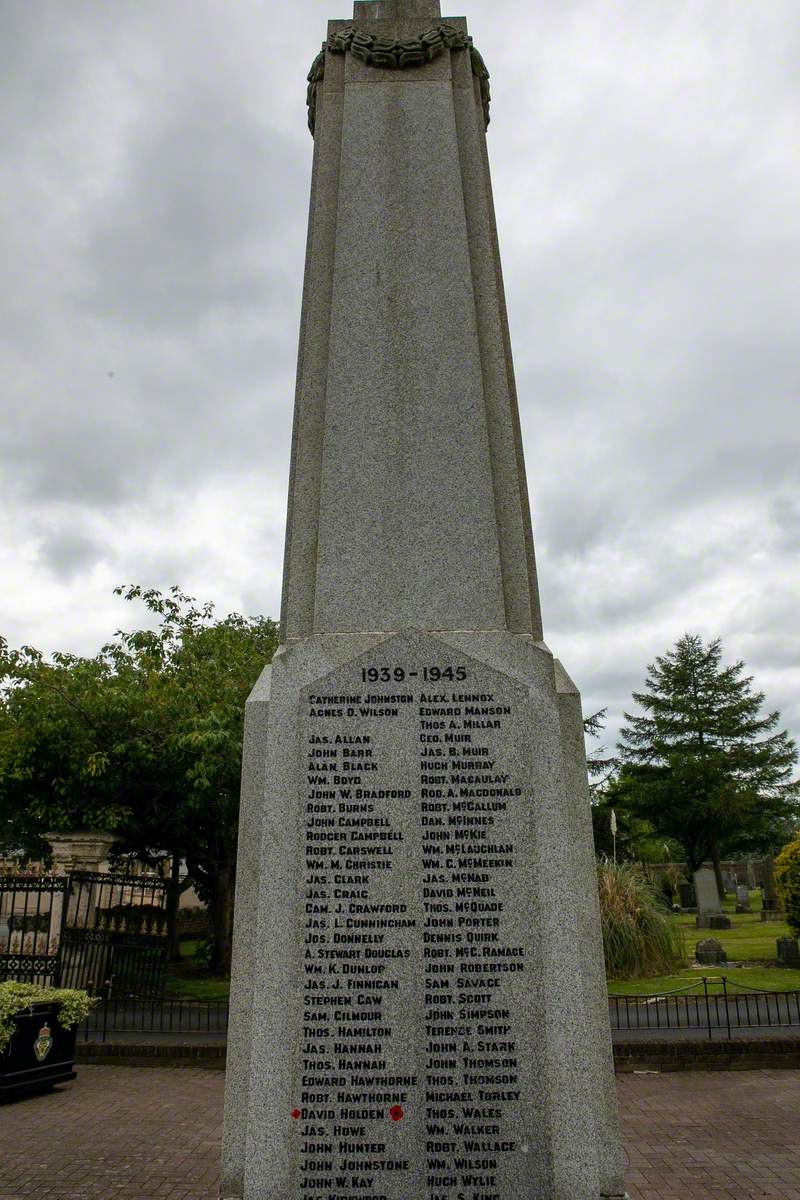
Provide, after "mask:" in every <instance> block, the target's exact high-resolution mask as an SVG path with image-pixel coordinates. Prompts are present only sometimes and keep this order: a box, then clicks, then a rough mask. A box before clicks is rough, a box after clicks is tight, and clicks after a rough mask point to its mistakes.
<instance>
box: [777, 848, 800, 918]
mask: <svg viewBox="0 0 800 1200" xmlns="http://www.w3.org/2000/svg"><path fill="white" fill-rule="evenodd" d="M775 887H776V888H777V892H778V896H779V897H780V901H781V904H782V905H783V911H784V912H785V913H786V921H787V923H788V925H789V928H790V929H791V931H792V933H793V934H794V935H795V937H800V833H798V835H797V836H796V837H795V838H794V840H793V841H791V842H789V844H788V845H787V846H784V847H783V849H782V850H781V852H780V854H779V855H778V856H777V858H776V859H775Z"/></svg>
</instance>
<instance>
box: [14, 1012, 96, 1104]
mask: <svg viewBox="0 0 800 1200" xmlns="http://www.w3.org/2000/svg"><path fill="white" fill-rule="evenodd" d="M14 1021H15V1023H16V1029H15V1030H14V1032H13V1034H12V1035H11V1041H10V1042H9V1043H8V1045H7V1046H6V1048H5V1050H3V1051H2V1052H0V1101H3V1100H15V1099H17V1097H18V1096H25V1095H28V1094H29V1093H31V1092H40V1091H47V1090H48V1089H49V1088H51V1087H53V1086H54V1085H55V1084H57V1083H65V1082H66V1081H67V1080H69V1079H74V1078H75V1071H74V1069H73V1068H74V1063H75V1036H76V1034H77V1031H78V1030H77V1026H76V1025H74V1026H73V1027H72V1029H63V1028H62V1026H61V1025H60V1023H59V1020H58V1005H57V1004H34V1005H33V1010H32V1011H31V1010H29V1009H25V1011H24V1012H21V1013H17V1015H16V1016H15V1017H14Z"/></svg>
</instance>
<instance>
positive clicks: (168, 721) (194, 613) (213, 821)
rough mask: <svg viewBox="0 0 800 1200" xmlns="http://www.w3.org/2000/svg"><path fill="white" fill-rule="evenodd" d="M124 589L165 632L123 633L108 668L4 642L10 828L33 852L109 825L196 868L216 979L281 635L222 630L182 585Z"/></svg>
mask: <svg viewBox="0 0 800 1200" xmlns="http://www.w3.org/2000/svg"><path fill="white" fill-rule="evenodd" d="M117 593H118V594H124V595H125V598H126V599H128V600H142V601H143V602H144V604H145V605H146V607H147V608H148V610H149V611H150V612H151V613H152V614H153V615H154V616H155V617H156V619H157V627H156V628H155V629H140V630H135V631H134V632H132V633H123V632H120V633H118V634H117V638H116V640H115V641H113V642H111V643H109V644H108V645H106V646H104V647H103V649H102V650H101V651H100V653H99V654H98V655H97V656H96V657H95V658H79V657H77V656H74V655H68V654H55V655H53V656H52V659H51V660H50V661H46V660H45V659H44V657H43V656H42V655H41V654H40V653H39V652H38V651H36V650H34V649H32V648H30V647H23V648H22V649H21V650H19V651H11V650H9V649H8V647H7V645H6V644H5V643H2V644H0V676H2V677H5V680H6V688H5V691H4V693H3V696H2V702H1V703H0V819H2V818H4V823H5V827H6V830H7V832H6V839H7V840H9V839H12V840H13V839H16V840H17V841H18V843H19V844H25V845H26V846H30V845H31V844H32V843H34V842H35V841H36V839H37V838H41V836H42V835H43V834H44V833H45V832H46V831H47V830H48V829H54V830H66V829H75V828H95V829H103V830H108V831H112V832H115V833H117V834H118V835H119V837H120V846H119V849H120V851H121V852H133V853H135V854H137V855H138V856H139V857H140V858H142V859H144V860H145V861H151V862H155V861H158V860H159V859H160V858H164V857H167V856H168V857H171V858H172V861H173V863H174V864H177V862H178V861H179V860H180V859H185V861H186V864H187V867H188V870H189V873H190V876H191V878H192V880H193V881H194V883H195V886H196V888H197V890H198V893H199V894H200V896H201V898H202V899H203V900H205V902H206V903H207V905H208V909H209V917H210V920H211V925H212V930H213V952H212V960H211V969H212V970H213V971H214V972H215V973H217V974H225V973H227V971H228V970H229V969H230V943H231V926H232V917H233V888H234V880H235V869H236V838H237V821H238V803H239V801H238V798H239V775H240V770H241V748H242V731H243V717H244V703H245V700H246V698H247V695H248V693H249V691H250V689H251V687H252V685H253V683H254V682H255V680H256V678H257V677H258V674H259V672H260V671H261V669H262V667H263V666H264V665H265V664H266V663H267V662H269V661H270V659H271V657H272V654H273V652H274V650H275V648H276V646H277V640H278V638H277V634H278V630H277V626H276V624H275V622H273V621H271V620H269V619H267V618H261V617H259V618H256V619H252V620H248V619H246V618H244V617H242V616H239V615H238V614H236V613H232V614H230V615H229V616H227V617H226V618H224V619H223V620H214V618H213V606H212V605H210V604H205V605H201V606H199V607H198V606H197V604H196V603H195V601H194V600H193V598H192V597H190V596H186V595H184V594H183V593H182V592H181V591H180V590H179V589H178V588H173V589H171V591H170V592H169V594H167V595H163V594H162V593H160V592H158V591H155V590H150V591H144V590H142V589H141V588H139V587H130V588H128V589H122V588H119V589H117ZM175 901H176V896H175V894H173V904H174V903H175ZM173 917H174V909H173ZM173 924H174V922H173Z"/></svg>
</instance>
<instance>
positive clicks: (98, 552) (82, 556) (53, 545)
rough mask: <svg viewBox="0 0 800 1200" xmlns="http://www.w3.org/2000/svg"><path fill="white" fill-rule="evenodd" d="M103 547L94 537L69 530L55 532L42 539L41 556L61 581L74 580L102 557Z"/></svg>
mask: <svg viewBox="0 0 800 1200" xmlns="http://www.w3.org/2000/svg"><path fill="white" fill-rule="evenodd" d="M102 554H103V547H102V546H101V545H100V544H99V543H98V542H97V541H95V539H94V538H92V537H87V536H86V535H84V534H81V533H75V532H70V531H69V530H53V531H52V532H51V533H50V534H48V535H47V536H46V537H44V538H43V539H42V542H41V545H40V547H39V556H40V558H41V560H42V562H44V563H45V565H46V566H47V567H48V569H49V570H50V571H52V572H53V574H54V575H55V576H57V577H58V578H61V579H65V580H69V579H73V578H74V577H75V575H77V574H78V573H79V572H80V571H83V570H86V569H87V568H89V567H92V566H93V565H94V564H95V563H96V562H97V561H98V559H99V558H101V557H102Z"/></svg>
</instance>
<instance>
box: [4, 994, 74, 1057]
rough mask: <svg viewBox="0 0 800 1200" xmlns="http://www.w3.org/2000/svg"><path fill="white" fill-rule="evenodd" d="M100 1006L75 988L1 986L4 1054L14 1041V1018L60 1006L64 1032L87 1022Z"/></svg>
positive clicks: (59, 1010) (60, 1017) (59, 1015)
mask: <svg viewBox="0 0 800 1200" xmlns="http://www.w3.org/2000/svg"><path fill="white" fill-rule="evenodd" d="M96 1003H97V1001H96V1000H93V999H92V998H91V996H89V995H88V994H87V993H86V992H81V991H75V990H73V989H72V988H53V987H43V986H41V985H40V984H38V983H16V982H15V981H13V980H9V981H8V982H7V983H0V1053H1V1052H2V1051H3V1050H5V1048H6V1046H7V1045H8V1043H9V1042H10V1041H11V1035H12V1033H13V1032H14V1029H15V1023H14V1017H15V1015H16V1014H17V1013H21V1012H24V1011H25V1009H26V1008H31V1007H32V1006H33V1005H34V1004H57V1005H58V1020H59V1023H60V1024H61V1025H62V1026H63V1028H64V1029H71V1028H72V1026H73V1025H77V1024H78V1022H79V1021H85V1020H86V1018H87V1016H88V1015H89V1013H90V1012H91V1010H92V1008H93V1006H94V1005H95V1004H96Z"/></svg>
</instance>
